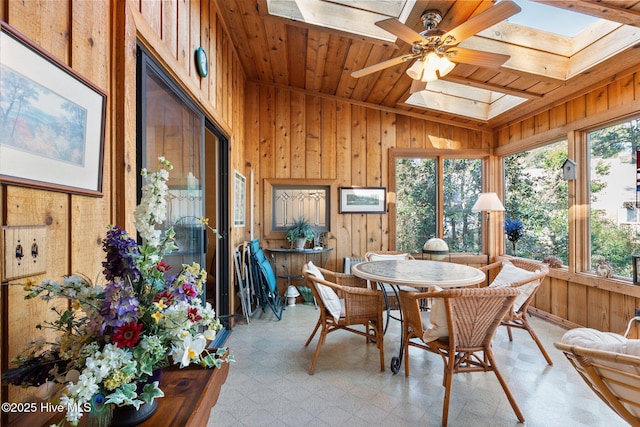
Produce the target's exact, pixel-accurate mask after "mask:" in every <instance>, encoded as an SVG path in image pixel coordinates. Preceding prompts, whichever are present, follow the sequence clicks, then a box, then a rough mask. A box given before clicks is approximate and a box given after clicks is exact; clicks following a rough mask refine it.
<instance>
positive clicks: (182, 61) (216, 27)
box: [0, 0, 248, 402]
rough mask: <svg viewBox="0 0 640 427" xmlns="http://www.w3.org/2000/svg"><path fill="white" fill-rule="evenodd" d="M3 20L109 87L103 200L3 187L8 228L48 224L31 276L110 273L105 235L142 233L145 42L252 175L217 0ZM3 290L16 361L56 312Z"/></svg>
mask: <svg viewBox="0 0 640 427" xmlns="http://www.w3.org/2000/svg"><path fill="white" fill-rule="evenodd" d="M0 19H2V20H4V21H6V22H7V23H8V24H9V25H11V26H13V27H14V28H16V29H17V30H18V31H20V32H22V33H24V34H25V35H26V36H27V37H29V38H30V39H32V40H33V41H34V42H35V43H37V44H38V45H40V46H42V47H43V48H44V49H46V50H47V51H49V52H50V53H51V54H52V55H54V56H55V57H57V58H58V59H60V60H61V61H63V62H64V63H65V64H67V65H68V66H69V67H71V68H73V69H74V70H75V71H77V72H79V73H80V74H82V75H83V76H84V77H86V78H87V79H88V80H90V81H91V82H93V83H94V84H95V85H97V86H98V87H99V88H101V89H102V90H103V91H104V92H105V93H107V117H106V126H105V153H104V171H103V174H104V175H103V176H104V181H103V192H104V195H103V197H86V196H79V195H71V194H67V193H61V192H52V191H43V190H38V189H31V188H24V187H19V186H13V185H0V224H1V225H9V226H15V225H42V224H44V225H46V226H47V247H46V250H47V254H48V255H47V268H46V273H45V274H43V275H40V276H35V277H31V278H29V279H30V280H33V281H35V282H39V281H41V280H43V279H45V278H51V279H55V280H58V279H60V278H61V277H62V276H64V275H68V274H73V273H83V274H85V275H86V276H87V277H89V278H90V279H96V278H98V277H99V273H100V272H101V270H102V267H101V262H102V261H103V258H104V257H103V252H102V246H101V239H102V238H103V237H104V233H105V231H106V229H107V225H109V224H118V225H121V226H123V227H126V228H127V229H128V230H130V231H131V232H133V229H134V227H133V215H132V214H133V209H134V208H135V205H136V179H137V176H136V142H135V141H136V106H135V99H136V69H135V66H136V62H135V47H136V41H141V42H142V43H143V44H145V46H146V47H147V48H148V49H149V50H150V51H151V52H152V54H153V55H154V56H155V57H156V58H157V59H158V60H159V61H160V62H161V64H162V65H163V66H164V67H165V68H166V69H167V70H169V72H170V74H172V75H173V77H174V78H175V79H176V80H177V81H178V82H179V84H180V85H181V86H182V87H183V89H184V90H185V91H186V92H187V93H188V94H190V95H191V96H192V97H193V98H194V100H195V101H196V102H197V103H198V104H199V105H200V107H201V108H202V109H203V110H204V111H205V112H206V114H207V116H209V117H210V118H211V119H212V120H213V121H214V122H215V124H216V125H217V126H218V127H219V128H220V129H221V130H222V131H223V132H224V133H225V134H226V135H227V136H228V137H229V141H230V156H229V157H230V165H229V169H230V170H231V171H233V169H234V168H235V169H238V170H240V171H241V172H243V173H245V174H246V173H247V169H246V168H245V161H244V157H245V156H244V107H243V105H244V100H245V95H244V85H245V75H244V72H243V70H242V68H241V67H240V65H239V61H238V58H237V54H236V52H235V50H234V49H233V46H232V44H231V42H230V38H229V36H228V34H227V32H226V30H225V27H224V24H223V22H222V20H221V19H220V17H219V14H218V4H217V0H199V1H195V0H190V1H179V0H143V1H138V0H136V1H126V0H114V1H112V0H98V1H73V0H59V1H36V0H24V1H22V0H20V1H18V0H9V1H4V2H2V5H0ZM198 46H202V47H203V48H204V49H205V50H206V51H207V54H208V57H209V62H210V67H209V68H210V74H209V76H208V77H207V78H206V79H202V78H200V77H199V75H198V74H197V72H196V69H195V63H194V54H193V53H194V51H195V49H196V48H197V47H198ZM170 160H171V159H170ZM247 176H248V175H247ZM208 197H215V195H213V194H211V195H208ZM227 231H228V232H229V233H230V239H229V241H230V247H229V248H227V250H230V248H231V246H232V245H235V244H237V243H238V242H241V241H243V240H245V239H246V238H247V236H246V235H245V234H246V230H245V229H244V228H237V229H230V230H227ZM0 246H1V245H0ZM0 268H2V263H0ZM227 268H231V265H229V266H227ZM231 277H233V276H232V275H231ZM23 281H24V280H17V281H14V282H13V283H14V284H15V283H19V282H23ZM2 288H3V293H2V301H1V302H2V304H1V305H0V307H2V313H1V315H0V319H2V320H3V321H5V320H6V321H7V325H8V331H9V334H8V336H7V337H3V340H2V346H1V347H0V356H1V357H2V359H3V360H4V361H7V360H9V359H11V358H12V357H14V356H15V355H16V354H17V352H18V351H19V350H21V349H23V348H24V347H25V345H26V341H27V340H28V339H29V338H34V335H35V334H36V329H35V325H36V324H37V323H40V322H42V321H44V320H46V319H47V317H48V316H50V313H51V312H50V310H49V306H47V305H46V304H43V303H42V302H40V301H29V302H25V301H24V300H23V296H24V292H23V291H22V288H21V287H20V286H3V287H2ZM3 392H4V391H3ZM22 397H24V395H23V394H22V392H21V391H20V390H18V389H15V388H13V387H12V388H11V390H10V391H9V395H8V400H9V401H13V402H16V401H19V400H20V399H21V398H22ZM2 398H3V401H4V400H7V396H4V395H3V396H2Z"/></svg>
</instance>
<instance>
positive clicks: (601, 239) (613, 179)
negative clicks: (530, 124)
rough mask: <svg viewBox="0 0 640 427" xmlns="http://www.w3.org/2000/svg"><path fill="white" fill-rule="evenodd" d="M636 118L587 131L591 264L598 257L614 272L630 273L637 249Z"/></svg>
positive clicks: (639, 248) (639, 250)
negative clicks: (632, 257) (633, 255)
mask: <svg viewBox="0 0 640 427" xmlns="http://www.w3.org/2000/svg"><path fill="white" fill-rule="evenodd" d="M638 124H639V123H638V119H633V120H629V121H627V122H624V123H620V124H616V125H613V126H608V127H606V128H602V129H598V130H595V131H592V132H589V133H588V134H587V141H588V144H589V156H590V158H589V174H590V175H589V182H590V188H589V190H590V216H589V226H590V231H591V233H590V234H591V246H590V248H591V260H590V261H591V266H590V269H591V270H593V269H594V268H595V266H596V264H597V263H598V262H600V261H606V262H609V263H610V264H611V266H612V267H613V271H614V274H616V275H619V276H624V277H631V273H632V267H631V255H632V254H637V253H640V235H639V233H640V222H638V213H637V210H638V204H637V199H636V156H637V148H638V139H639V136H640V129H638Z"/></svg>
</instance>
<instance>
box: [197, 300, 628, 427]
mask: <svg viewBox="0 0 640 427" xmlns="http://www.w3.org/2000/svg"><path fill="white" fill-rule="evenodd" d="M317 318H318V313H317V311H316V310H315V308H314V307H313V306H308V305H303V304H299V305H295V306H290V307H287V309H286V310H285V312H284V314H283V317H282V320H281V321H277V320H275V317H273V315H271V314H270V313H262V312H258V313H256V315H255V316H254V317H253V318H252V320H251V322H250V324H239V325H236V326H235V327H234V329H233V331H232V333H231V335H230V336H229V339H228V340H227V345H228V346H229V347H230V349H231V351H232V353H233V354H234V355H235V357H236V360H237V361H236V362H235V363H234V364H232V365H231V366H230V370H229V376H228V379H227V382H226V383H225V385H224V386H223V388H222V392H221V395H220V399H219V400H218V403H217V405H216V406H215V407H214V408H213V409H212V411H211V416H210V418H209V423H208V426H209V427H213V426H215V427H224V426H251V427H255V426H302V425H304V426H347V425H348V426H354V427H357V426H372V425H384V426H416V425H420V426H440V425H441V421H442V418H441V414H442V399H443V395H444V388H443V387H442V385H441V384H442V368H443V364H442V359H441V358H440V357H439V356H437V355H435V354H432V353H428V352H426V351H423V350H419V349H411V350H410V351H411V376H410V377H408V378H407V377H405V376H404V366H403V367H402V368H401V370H400V372H399V373H398V374H397V375H393V374H392V372H391V370H390V369H389V363H390V361H391V357H392V356H394V355H396V354H397V352H398V345H399V333H400V327H399V322H397V321H392V322H391V325H390V327H389V330H388V331H387V334H386V335H385V360H386V362H387V363H386V370H385V372H380V371H379V369H378V352H377V350H376V347H375V345H373V344H371V345H366V344H365V343H364V339H363V338H362V337H360V336H357V335H355V334H351V333H348V332H344V331H337V332H334V333H332V334H330V335H329V336H328V337H327V342H326V344H325V345H324V346H323V348H322V350H321V353H320V358H319V360H318V364H317V366H316V371H315V374H314V375H309V374H308V370H309V367H310V366H311V360H312V358H313V353H314V351H315V347H316V344H317V336H316V338H314V340H313V341H312V342H311V344H310V345H309V347H306V348H305V347H304V343H305V341H306V339H307V337H308V335H309V334H310V333H311V330H312V329H313V326H314V325H315V322H316V321H317ZM532 324H533V325H534V329H535V330H536V332H537V333H538V335H539V336H540V337H541V339H542V341H543V343H544V345H545V347H546V349H547V351H548V352H549V354H550V355H551V358H552V359H553V360H554V365H553V366H548V365H547V364H546V362H545V360H544V358H543V357H542V355H541V354H540V353H539V351H538V348H537V347H536V346H535V343H534V342H533V340H531V339H530V338H529V336H528V334H526V332H524V331H519V330H516V331H514V342H513V343H510V342H509V340H508V337H507V332H506V329H505V328H499V329H498V332H497V334H496V338H495V341H494V353H495V355H496V359H497V363H498V367H499V368H500V371H501V372H502V374H503V376H504V377H505V380H506V382H507V384H508V385H509V388H510V389H511V392H512V393H513V395H514V397H515V399H516V401H517V402H518V404H519V406H520V408H521V410H522V412H523V413H524V416H525V418H526V422H525V423H524V424H520V423H518V420H517V418H516V416H515V414H514V413H513V410H512V409H511V406H510V405H509V402H508V401H507V399H506V397H505V395H504V393H503V392H502V389H501V387H500V384H499V383H498V381H497V379H496V377H495V375H494V374H493V373H471V374H458V375H455V376H454V378H453V386H452V394H451V403H450V408H449V426H452V427H454V426H474V427H476V426H479V427H484V426H487V427H488V426H491V427H500V426H519V425H520V426H528V427H553V426H562V427H572V426H590V427H591V426H607V427H615V426H624V425H626V423H624V422H623V421H622V419H620V418H619V417H618V416H617V415H616V414H615V413H614V412H613V411H612V410H611V409H609V408H608V407H607V406H606V405H605V404H604V403H602V402H601V401H600V400H599V399H598V398H597V397H596V396H595V395H594V394H593V392H592V391H591V390H590V389H589V388H588V387H587V386H586V384H584V383H583V382H582V379H581V378H580V377H579V376H578V374H577V373H576V372H575V371H574V370H573V368H572V367H571V366H570V365H569V363H568V361H567V360H566V359H565V358H564V356H563V355H562V354H561V353H560V352H559V351H558V350H557V349H556V348H555V347H554V346H553V342H554V341H557V340H559V339H560V337H561V336H562V334H563V333H564V329H562V328H560V327H558V326H555V325H553V324H550V323H548V322H546V321H544V320H541V319H538V318H535V317H534V318H533V319H532Z"/></svg>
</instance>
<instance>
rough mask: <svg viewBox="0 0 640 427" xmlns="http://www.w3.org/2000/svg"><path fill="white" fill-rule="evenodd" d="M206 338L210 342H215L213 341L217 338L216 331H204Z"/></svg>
mask: <svg viewBox="0 0 640 427" xmlns="http://www.w3.org/2000/svg"><path fill="white" fill-rule="evenodd" d="M204 337H205V338H206V339H208V340H209V341H213V339H214V338H215V337H216V331H215V330H213V329H207V330H206V331H204Z"/></svg>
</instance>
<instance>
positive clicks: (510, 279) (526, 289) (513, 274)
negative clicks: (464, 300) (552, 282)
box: [489, 261, 540, 312]
mask: <svg viewBox="0 0 640 427" xmlns="http://www.w3.org/2000/svg"><path fill="white" fill-rule="evenodd" d="M538 273H539V271H529V270H525V269H524V268H520V267H516V266H515V265H513V264H512V263H511V262H510V261H504V262H503V263H502V268H501V269H500V272H499V273H498V275H497V276H496V278H495V279H493V282H491V284H490V285H489V287H490V288H494V287H500V286H510V285H511V284H512V283H515V282H519V281H521V280H526V279H529V278H531V277H533V276H535V275H536V274H538ZM539 284H540V281H539V280H535V281H533V282H529V283H525V284H524V285H521V286H518V290H519V291H520V293H519V294H518V296H517V297H516V300H515V301H514V303H513V311H514V312H516V311H518V310H520V307H522V304H524V302H525V301H526V300H527V298H529V296H530V295H531V294H532V293H533V292H534V291H535V290H536V288H537V287H538V285H539Z"/></svg>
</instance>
